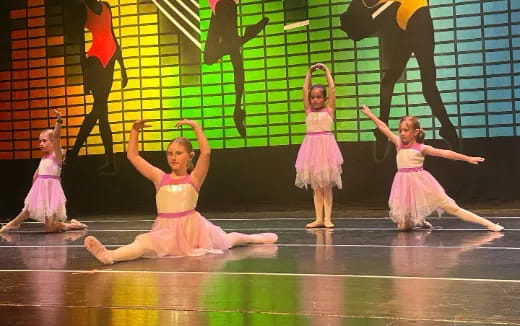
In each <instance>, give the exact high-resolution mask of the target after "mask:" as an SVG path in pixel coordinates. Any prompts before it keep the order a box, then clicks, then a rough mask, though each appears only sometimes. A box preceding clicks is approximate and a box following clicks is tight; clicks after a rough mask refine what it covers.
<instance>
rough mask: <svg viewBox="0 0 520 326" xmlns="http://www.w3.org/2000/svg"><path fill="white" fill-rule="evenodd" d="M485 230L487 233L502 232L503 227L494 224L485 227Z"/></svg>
mask: <svg viewBox="0 0 520 326" xmlns="http://www.w3.org/2000/svg"><path fill="white" fill-rule="evenodd" d="M487 229H488V230H489V231H493V232H500V231H504V227H503V226H502V225H500V224H498V223H496V224H492V225H489V226H488V227H487Z"/></svg>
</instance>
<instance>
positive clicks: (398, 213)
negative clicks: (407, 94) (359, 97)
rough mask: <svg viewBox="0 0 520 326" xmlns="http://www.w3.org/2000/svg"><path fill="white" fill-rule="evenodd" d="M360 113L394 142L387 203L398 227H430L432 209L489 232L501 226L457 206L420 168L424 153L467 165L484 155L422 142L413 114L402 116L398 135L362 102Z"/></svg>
mask: <svg viewBox="0 0 520 326" xmlns="http://www.w3.org/2000/svg"><path fill="white" fill-rule="evenodd" d="M361 112H363V113H364V114H365V115H366V116H367V117H369V118H370V119H371V120H372V121H373V122H374V123H375V124H376V126H377V128H378V129H379V130H380V131H381V132H382V133H383V134H384V135H385V136H386V137H387V138H388V139H389V140H390V141H391V142H392V143H394V145H395V146H396V149H397V157H396V160H397V173H396V175H395V177H394V181H393V183H392V190H391V192H390V199H389V200H388V205H389V206H390V213H389V214H390V218H391V219H392V220H393V221H394V222H395V223H397V229H398V230H401V231H405V230H410V229H412V228H415V227H419V228H431V227H432V226H431V224H430V223H429V222H428V221H426V217H427V216H428V215H430V214H431V213H432V212H433V211H437V212H438V213H442V212H443V211H445V212H447V213H448V214H451V215H454V216H457V217H459V218H461V219H463V220H465V221H468V222H473V223H477V224H480V225H483V226H485V227H486V228H487V229H488V230H490V231H502V230H503V229H504V228H503V227H502V226H501V225H499V224H495V223H493V222H491V221H489V220H487V219H485V218H482V217H480V216H478V215H476V214H474V213H472V212H470V211H467V210H465V209H463V208H460V207H459V206H457V204H456V203H455V201H454V200H453V199H451V198H450V197H448V195H446V192H445V191H444V189H443V188H442V186H441V185H440V184H439V183H438V182H437V180H435V178H434V177H433V176H432V175H431V174H430V173H429V172H428V171H426V170H424V169H423V162H424V157H425V156H426V155H431V156H439V157H444V158H447V159H451V160H460V161H466V162H468V163H470V164H478V163H480V162H483V161H484V158H482V157H474V156H467V155H463V154H459V153H457V152H454V151H450V150H444V149H437V148H434V147H432V146H429V145H424V144H423V141H424V131H423V130H422V129H421V126H420V125H419V120H418V119H417V118H416V117H413V116H406V117H403V118H401V121H400V122H399V136H397V135H395V134H394V133H392V131H391V130H390V129H389V128H388V126H387V125H386V124H385V123H384V122H382V121H381V120H379V118H377V117H376V116H375V115H374V114H373V113H372V112H371V111H370V109H369V108H368V107H367V106H366V105H363V107H362V109H361Z"/></svg>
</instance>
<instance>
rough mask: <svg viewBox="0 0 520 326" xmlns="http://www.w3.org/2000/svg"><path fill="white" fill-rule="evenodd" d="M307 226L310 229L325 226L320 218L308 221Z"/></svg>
mask: <svg viewBox="0 0 520 326" xmlns="http://www.w3.org/2000/svg"><path fill="white" fill-rule="evenodd" d="M305 227H306V228H308V229H314V228H322V227H323V222H322V221H320V220H316V221H314V222H311V223H308V224H307V225H305Z"/></svg>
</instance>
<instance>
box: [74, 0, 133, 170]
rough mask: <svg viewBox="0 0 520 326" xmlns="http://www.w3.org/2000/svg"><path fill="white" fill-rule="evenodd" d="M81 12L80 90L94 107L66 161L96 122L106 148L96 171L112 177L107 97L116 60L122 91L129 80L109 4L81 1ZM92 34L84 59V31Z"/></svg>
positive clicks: (75, 155)
mask: <svg viewBox="0 0 520 326" xmlns="http://www.w3.org/2000/svg"><path fill="white" fill-rule="evenodd" d="M83 4H84V10H82V11H80V13H79V14H80V17H78V19H79V21H80V27H81V31H80V42H79V43H80V63H81V68H82V70H83V87H84V91H85V94H89V93H92V96H93V97H94V104H93V106H92V110H91V111H90V112H89V113H88V114H87V115H86V116H85V119H84V120H83V123H82V125H81V127H80V130H79V133H78V136H77V138H76V141H75V143H74V147H73V148H72V149H71V150H70V151H68V152H67V161H72V160H74V159H75V158H76V157H77V155H78V152H79V150H80V148H81V146H83V144H84V143H85V140H86V139H87V137H88V135H89V134H90V132H91V131H92V128H93V127H94V125H95V124H96V122H97V121H98V120H99V132H100V134H101V139H102V141H103V147H104V148H105V157H106V162H105V164H104V165H103V166H101V167H100V168H99V172H100V173H102V174H113V173H115V166H114V150H113V147H112V130H111V129H110V123H109V121H108V104H107V101H108V96H109V94H110V90H111V88H112V82H113V76H114V64H115V61H116V60H117V61H118V62H119V66H120V67H121V75H122V82H121V87H123V88H124V87H125V86H126V84H127V82H128V78H127V75H126V68H125V65H124V63H123V57H122V55H121V48H120V47H119V44H118V43H117V40H116V37H115V35H114V31H113V28H112V12H111V10H110V5H109V4H108V2H105V1H103V2H101V1H98V0H83ZM85 27H86V28H88V29H89V30H90V31H91V32H92V36H93V37H92V38H93V41H92V46H91V48H90V49H89V51H88V53H87V54H86V55H85V34H84V28H85Z"/></svg>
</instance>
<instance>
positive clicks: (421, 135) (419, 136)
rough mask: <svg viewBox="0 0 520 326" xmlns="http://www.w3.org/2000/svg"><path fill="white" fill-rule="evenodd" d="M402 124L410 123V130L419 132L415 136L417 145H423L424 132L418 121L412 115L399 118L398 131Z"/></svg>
mask: <svg viewBox="0 0 520 326" xmlns="http://www.w3.org/2000/svg"><path fill="white" fill-rule="evenodd" d="M403 122H408V123H410V126H411V127H412V129H414V130H415V129H417V130H419V132H418V133H417V135H415V141H416V142H418V143H419V144H422V143H424V130H423V129H422V128H421V124H420V123H419V119H418V118H417V117H414V116H412V115H407V116H404V117H402V118H401V120H399V129H401V124H402V123H403Z"/></svg>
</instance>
